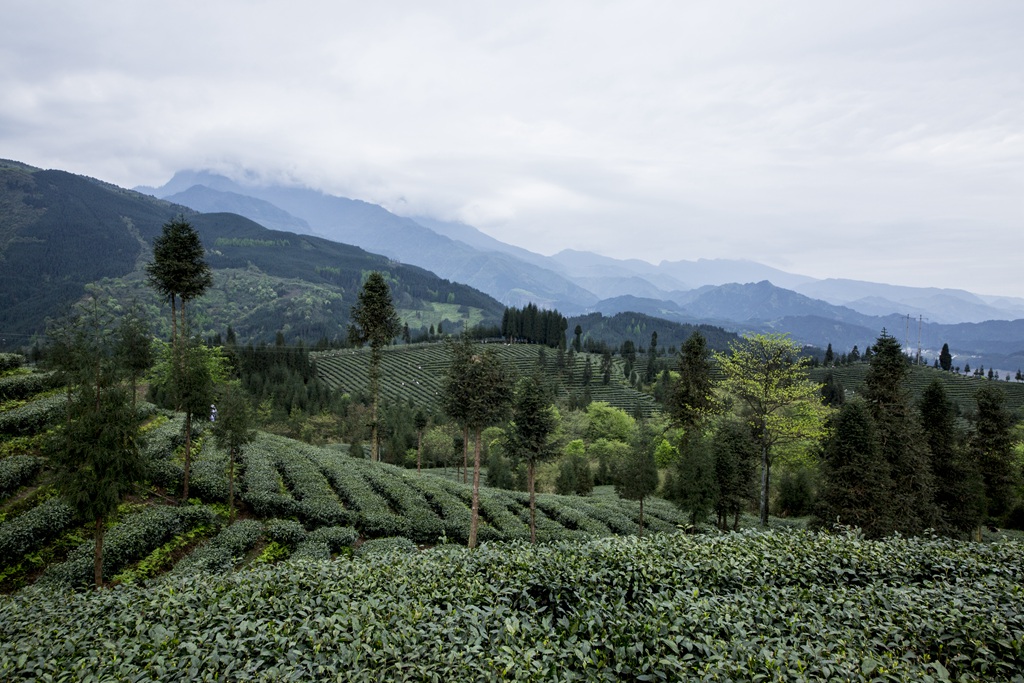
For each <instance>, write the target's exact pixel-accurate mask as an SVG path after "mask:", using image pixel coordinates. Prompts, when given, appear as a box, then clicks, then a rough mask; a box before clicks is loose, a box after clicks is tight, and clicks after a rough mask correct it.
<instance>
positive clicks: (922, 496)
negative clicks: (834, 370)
mask: <svg viewBox="0 0 1024 683" xmlns="http://www.w3.org/2000/svg"><path fill="white" fill-rule="evenodd" d="M909 373H910V366H909V363H908V361H907V358H906V356H904V355H903V351H902V350H901V348H900V343H899V341H897V340H896V339H895V338H894V337H890V336H889V335H888V334H887V333H886V332H885V330H882V334H881V335H880V336H879V337H878V339H877V340H876V341H875V345H874V353H873V354H872V356H871V361H870V367H869V368H868V373H867V376H866V377H865V380H864V392H863V393H864V397H865V399H866V400H867V402H868V407H869V410H870V412H871V417H872V419H873V420H874V423H875V429H876V430H877V434H878V439H879V444H880V447H881V452H882V456H883V457H884V458H885V460H886V462H887V463H888V464H889V474H890V477H891V478H892V495H893V496H894V497H895V500H894V504H895V505H894V511H895V512H894V520H893V523H894V527H893V528H894V529H896V530H899V531H900V532H902V533H909V534H917V533H921V532H922V531H924V530H925V529H929V528H936V525H937V524H938V522H939V519H938V508H937V507H936V505H935V477H934V475H933V473H932V469H931V463H930V461H929V457H928V451H927V445H926V442H925V439H924V436H923V434H922V431H921V425H920V422H919V421H918V419H917V416H916V415H915V413H914V411H913V409H912V408H911V405H910V395H909V393H908V391H907V388H906V381H907V376H908V375H909Z"/></svg>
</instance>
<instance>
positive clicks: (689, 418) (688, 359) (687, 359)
mask: <svg viewBox="0 0 1024 683" xmlns="http://www.w3.org/2000/svg"><path fill="white" fill-rule="evenodd" d="M711 372H712V368H711V350H710V349H709V348H708V345H707V340H706V339H705V338H704V335H702V334H701V333H700V332H699V331H695V332H694V333H693V334H691V335H690V336H689V338H688V339H687V340H686V342H685V343H684V344H683V346H682V348H681V349H680V350H679V381H678V382H677V383H676V385H675V386H674V387H673V389H672V393H671V394H670V396H669V399H668V412H669V415H670V416H671V418H672V421H673V422H674V423H675V424H676V425H677V426H679V427H682V428H683V430H684V438H688V437H689V436H690V435H691V434H695V433H696V432H698V431H700V429H701V426H702V425H703V424H704V422H705V421H706V420H707V419H708V418H709V417H711V416H712V415H714V414H715V413H716V412H718V411H719V410H720V407H719V405H718V402H717V401H716V400H715V395H714V381H713V380H712V375H711Z"/></svg>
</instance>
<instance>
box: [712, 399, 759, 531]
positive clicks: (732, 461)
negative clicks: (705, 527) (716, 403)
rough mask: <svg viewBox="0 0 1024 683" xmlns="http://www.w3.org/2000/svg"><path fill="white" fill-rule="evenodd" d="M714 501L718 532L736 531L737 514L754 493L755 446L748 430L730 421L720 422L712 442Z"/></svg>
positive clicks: (756, 454)
mask: <svg viewBox="0 0 1024 683" xmlns="http://www.w3.org/2000/svg"><path fill="white" fill-rule="evenodd" d="M711 453H712V456H713V457H714V466H715V484H716V488H717V493H718V495H717V497H716V500H715V512H716V514H717V517H718V526H719V528H721V529H723V530H725V529H727V528H728V526H729V515H732V517H733V524H732V527H733V529H737V528H739V521H740V514H741V513H742V512H743V510H744V508H745V507H746V506H747V503H748V502H749V501H750V500H751V499H752V498H753V497H754V492H755V491H756V490H757V486H756V481H755V480H756V474H757V462H758V455H759V454H758V448H757V442H756V441H755V440H754V436H753V434H751V433H750V427H749V426H748V425H745V424H743V423H741V422H737V421H735V420H732V419H728V420H722V421H721V422H720V424H719V425H718V429H716V430H715V434H714V437H713V438H712V447H711Z"/></svg>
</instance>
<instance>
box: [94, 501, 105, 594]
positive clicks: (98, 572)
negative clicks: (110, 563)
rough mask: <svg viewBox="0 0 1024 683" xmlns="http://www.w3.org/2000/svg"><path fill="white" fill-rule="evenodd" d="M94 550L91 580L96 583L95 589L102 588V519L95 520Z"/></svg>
mask: <svg viewBox="0 0 1024 683" xmlns="http://www.w3.org/2000/svg"><path fill="white" fill-rule="evenodd" d="M94 536H95V538H96V550H95V551H94V552H93V556H92V568H93V579H94V580H95V581H96V589H97V590H99V589H100V588H103V518H102V517H97V518H96V530H95V534H94Z"/></svg>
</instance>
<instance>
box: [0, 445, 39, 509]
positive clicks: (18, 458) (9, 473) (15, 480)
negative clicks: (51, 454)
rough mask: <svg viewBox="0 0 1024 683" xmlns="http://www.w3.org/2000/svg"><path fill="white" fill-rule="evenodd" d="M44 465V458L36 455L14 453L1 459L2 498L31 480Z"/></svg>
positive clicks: (0, 493)
mask: <svg viewBox="0 0 1024 683" xmlns="http://www.w3.org/2000/svg"><path fill="white" fill-rule="evenodd" d="M42 466H43V459H42V458H37V457H36V456H34V455H12V456H9V457H6V458H3V459H0V500H3V499H4V498H6V497H7V496H9V495H11V494H12V493H14V492H15V491H16V490H18V488H20V487H21V486H24V485H25V484H27V483H29V482H31V481H32V480H33V479H34V478H35V476H36V475H37V474H38V473H39V470H40V469H42Z"/></svg>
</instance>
